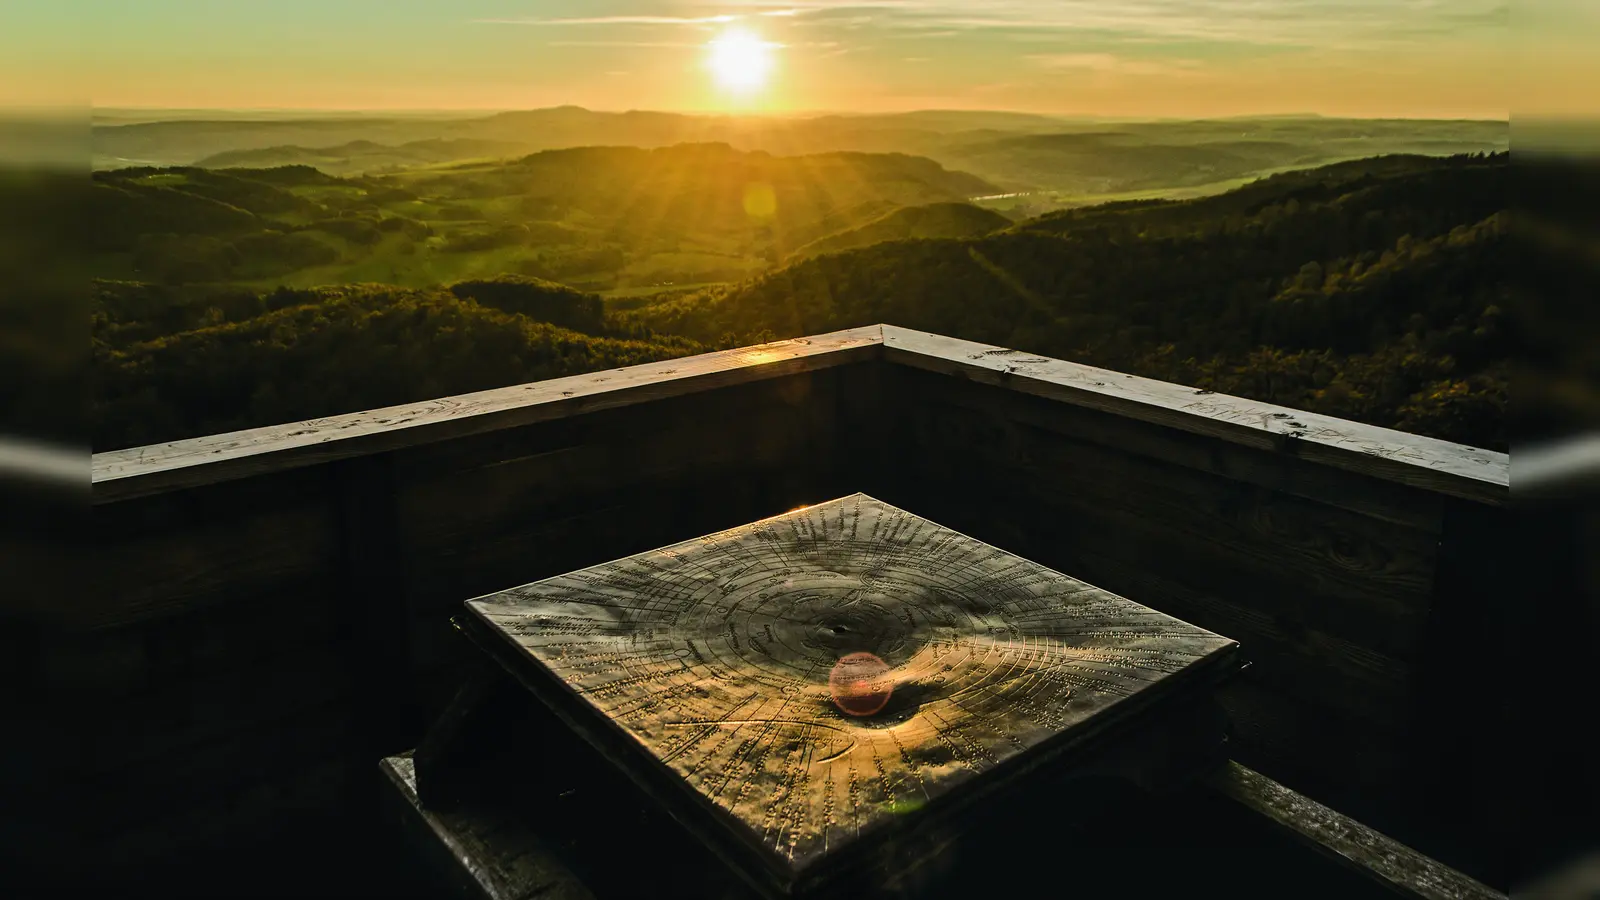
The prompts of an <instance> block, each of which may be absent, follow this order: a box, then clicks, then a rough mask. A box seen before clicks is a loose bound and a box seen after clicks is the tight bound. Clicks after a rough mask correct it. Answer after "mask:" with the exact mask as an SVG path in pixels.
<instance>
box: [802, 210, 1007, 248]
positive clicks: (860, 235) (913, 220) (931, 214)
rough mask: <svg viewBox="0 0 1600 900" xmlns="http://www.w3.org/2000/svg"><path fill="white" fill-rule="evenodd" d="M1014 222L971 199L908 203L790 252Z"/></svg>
mask: <svg viewBox="0 0 1600 900" xmlns="http://www.w3.org/2000/svg"><path fill="white" fill-rule="evenodd" d="M1010 224H1011V220H1010V219H1008V218H1006V217H1005V216H1003V215H1001V214H999V213H997V212H995V211H994V210H989V209H984V208H982V207H979V206H973V205H972V204H970V203H930V204H928V205H926V206H906V207H901V208H899V209H896V210H894V211H892V212H889V213H885V214H884V215H882V216H879V217H878V218H876V219H873V220H872V221H870V222H867V223H866V224H864V225H859V226H857V227H855V228H850V229H847V230H845V231H841V232H838V233H835V234H830V235H828V236H827V237H825V238H820V239H818V240H815V241H812V242H811V243H809V244H806V245H804V246H802V247H800V248H799V249H798V250H796V251H794V252H793V253H792V254H790V255H789V258H788V260H787V261H788V262H795V261H797V260H800V259H804V258H806V257H810V256H821V255H822V254H824V253H838V252H839V251H841V250H853V249H855V248H857V247H867V246H871V245H872V244H880V243H883V242H884V241H903V240H910V239H913V238H966V237H981V236H983V235H986V234H989V233H990V232H993V231H998V230H1000V229H1001V228H1005V227H1007V226H1009V225H1010Z"/></svg>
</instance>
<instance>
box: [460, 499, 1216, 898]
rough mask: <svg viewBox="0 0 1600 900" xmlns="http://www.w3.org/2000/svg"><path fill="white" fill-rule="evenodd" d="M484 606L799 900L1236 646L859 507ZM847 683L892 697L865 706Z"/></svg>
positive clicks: (823, 512)
mask: <svg viewBox="0 0 1600 900" xmlns="http://www.w3.org/2000/svg"><path fill="white" fill-rule="evenodd" d="M467 609H468V612H469V614H470V615H471V616H474V617H476V619H477V620H479V621H480V622H481V623H482V626H483V627H486V628H487V629H488V631H489V632H490V633H491V634H492V635H494V637H493V638H490V639H489V640H491V641H494V642H495V643H494V644H493V645H494V646H500V645H502V644H503V645H509V648H514V650H508V652H511V653H512V657H511V658H512V660H513V661H514V663H515V661H517V660H520V663H521V664H520V665H518V666H517V667H516V669H515V671H517V672H518V673H519V676H520V677H524V678H527V679H535V681H536V682H537V679H538V677H540V676H542V677H544V678H547V679H548V682H549V683H548V686H547V688H546V691H545V692H546V693H548V694H550V695H552V696H556V695H563V692H564V691H570V692H572V693H573V694H575V695H576V696H577V697H579V698H581V700H580V701H579V704H578V706H577V707H575V708H574V710H573V711H572V712H571V715H573V716H587V717H589V718H591V719H593V721H594V724H593V725H592V726H590V727H592V728H593V729H595V730H597V731H604V730H606V728H607V727H608V726H609V727H610V728H614V729H617V730H619V731H620V732H623V733H625V734H627V735H629V736H631V737H632V738H633V739H634V740H633V741H627V742H626V745H627V746H630V747H637V748H642V750H643V751H644V752H643V753H642V754H640V755H639V757H638V759H636V760H633V761H632V763H631V766H641V767H645V768H647V769H649V770H650V771H654V770H655V769H656V768H657V767H664V768H665V769H667V770H669V771H670V773H671V775H670V776H669V775H666V773H661V775H660V776H658V777H665V778H667V779H668V780H669V781H671V780H672V777H673V776H675V777H676V778H677V779H681V781H674V782H672V783H674V784H680V785H681V786H682V787H684V788H688V789H689V790H687V791H680V792H679V793H680V794H681V795H680V796H678V797H677V798H676V799H675V800H674V801H668V802H676V803H678V804H680V806H681V804H691V803H697V804H703V805H704V806H705V807H706V810H707V812H711V813H713V815H711V816H709V817H708V818H707V821H720V822H726V823H727V825H725V826H724V827H725V828H727V831H726V834H725V835H724V836H723V838H722V840H723V842H724V843H725V844H726V845H728V846H730V847H733V846H737V847H741V848H745V851H746V852H744V853H740V854H737V856H738V857H740V858H748V859H757V860H759V862H758V864H759V865H760V866H762V867H763V869H764V870H765V871H764V872H759V873H751V874H752V875H753V877H755V878H756V879H757V880H758V882H762V881H766V880H767V879H770V882H768V883H770V884H771V885H773V886H774V887H775V892H776V893H778V894H782V895H788V894H789V893H791V892H797V891H800V890H813V889H820V888H819V887H818V886H819V885H820V884H822V883H824V882H825V881H826V882H830V883H831V882H832V881H833V880H834V879H836V878H841V877H843V875H842V874H841V873H842V872H845V871H849V870H850V869H853V868H855V867H861V866H868V865H871V866H876V865H881V864H882V863H881V862H878V861H876V860H875V857H876V856H877V855H878V854H879V852H880V851H881V850H883V849H885V848H886V847H888V846H890V845H894V844H896V842H897V841H901V840H907V838H906V835H907V834H908V832H907V831H906V829H911V828H919V827H922V826H923V825H924V824H925V823H928V822H929V821H931V820H929V818H928V817H929V816H931V815H935V813H934V811H933V810H934V809H937V810H939V811H940V812H939V813H938V814H937V815H939V816H942V819H941V821H944V822H946V823H947V824H949V823H950V822H951V821H952V820H951V818H950V817H951V816H954V815H958V813H956V812H955V811H954V810H956V809H957V808H958V806H959V807H960V808H961V809H965V808H966V806H965V804H966V803H967V802H968V801H971V800H972V798H973V797H974V795H975V793H988V792H991V791H993V790H995V789H996V787H997V785H999V784H1000V783H1001V782H1007V781H1008V780H1009V779H1011V778H1015V777H1018V775H1019V773H1021V772H1024V771H1028V770H1034V769H1037V768H1040V767H1047V766H1049V765H1053V764H1055V762H1058V761H1059V760H1060V759H1061V758H1062V755H1063V754H1066V753H1076V752H1078V751H1079V750H1080V749H1081V747H1082V745H1083V743H1084V742H1085V741H1086V740H1088V737H1087V736H1088V735H1090V734H1094V735H1099V734H1101V733H1103V732H1105V731H1106V730H1107V729H1110V728H1114V727H1126V726H1123V725H1121V724H1117V725H1113V724H1111V723H1113V722H1115V723H1124V722H1126V721H1128V720H1129V719H1130V718H1132V717H1136V716H1137V715H1138V711H1139V710H1143V709H1147V708H1150V707H1151V706H1152V705H1154V704H1159V703H1160V698H1162V697H1165V696H1170V695H1171V694H1172V692H1173V691H1174V690H1177V689H1178V686H1179V685H1180V684H1181V685H1186V686H1187V685H1189V684H1191V683H1192V682H1194V681H1195V680H1196V679H1202V680H1204V679H1213V678H1216V677H1219V676H1220V675H1221V674H1223V673H1225V672H1227V671H1229V670H1230V667H1231V660H1232V653H1233V650H1234V649H1235V647H1236V644H1235V643H1234V642H1233V641H1232V640H1230V639H1229V638H1226V637H1222V636H1219V635H1216V634H1212V633H1210V632H1207V631H1205V630H1203V629H1200V628H1196V627H1195V626H1192V625H1189V624H1187V623H1185V622H1181V621H1179V620H1177V619H1174V618H1172V617H1170V616H1165V615H1162V614H1160V613H1158V612H1155V611H1154V610H1151V609H1148V608H1146V607H1143V606H1140V605H1139V604H1136V603H1134V602H1131V601H1129V600H1126V599H1124V598H1122V597H1118V596H1115V595H1113V594H1110V593H1108V592H1106V591H1102V590H1100V589H1098V588H1095V587H1093V586H1091V585H1088V584H1085V583H1083V582H1081V581H1078V580H1077V579H1075V578H1072V577H1069V576H1066V575H1063V574H1061V573H1058V572H1052V571H1051V570H1049V569H1046V568H1044V567H1043V566H1040V565H1038V564H1035V563H1032V562H1029V561H1027V560H1025V559H1022V558H1020V557H1017V556H1014V555H1012V554H1009V553H1006V552H1004V551H1001V550H998V549H996V548H994V547H991V546H987V545H985V544H982V543H981V542H978V541H975V540H972V539H971V538H968V537H966V536H964V535H961V534H958V533H956V532H954V531H951V530H949V529H947V528H943V527H941V526H939V525H936V524H934V523H932V522H929V521H927V520H925V519H922V518H919V517H918V516H915V515H913V514H911V513H908V512H905V511H903V510H899V509H895V508H894V507H891V506H888V505H887V504H883V503H881V502H879V501H876V500H873V499H872V498H870V497H867V496H865V495H861V494H857V495H854V496H851V497H847V498H844V499H841V500H836V501H832V502H828V503H823V504H820V505H817V506H812V507H808V508H805V509H801V510H797V511H794V512H790V513H786V514H784V515H782V516H779V517H776V518H773V519H767V520H765V521H762V522H757V523H755V524H752V525H748V526H744V527H740V528H736V529H732V530H729V531H725V532H721V533H718V534H714V535H708V536H706V537H704V538H700V539H696V540H691V541H686V542H683V543H680V544H675V545H673V546H671V547H666V548H662V549H660V550H656V551H652V552H649V553H645V554H640V555H637V556H634V557H630V558H628V559H624V560H619V561H616V562H613V563H608V564H606V565H602V566H597V567H592V568H589V569H585V570H582V571H578V572H574V573H570V574H567V575H562V576H558V577H555V578H551V579H547V580H544V581H540V582H535V583H532V584H528V585H525V586H523V587H520V588H515V589H512V590H508V591H503V592H500V593H497V594H493V595H490V596H487V597H483V598H480V599H478V600H474V601H471V602H469V603H468V604H467ZM852 660H865V661H866V662H867V663H869V664H871V665H873V666H876V667H877V668H876V669H874V670H872V671H871V672H870V673H868V674H865V675H854V674H851V672H852V671H853V670H852V669H851V668H850V666H851V664H852V663H851V661H852ZM841 667H842V668H841ZM841 679H843V680H844V681H846V682H850V683H858V682H859V684H861V685H865V684H868V683H870V684H872V685H874V686H875V687H874V690H873V691H872V692H871V696H868V697H865V698H856V700H855V701H854V705H852V701H851V699H850V698H849V697H848V696H841V694H840V691H841V690H844V689H843V688H841V687H840V685H841ZM874 698H875V699H874ZM1191 699H1192V698H1191ZM1190 705H1192V704H1190V702H1189V701H1188V700H1185V702H1184V708H1188V707H1189V706H1190ZM580 710H581V711H580ZM745 729H748V731H749V737H748V739H745V740H733V739H732V738H733V737H734V736H735V735H736V734H738V732H740V731H741V730H745ZM1220 737H1221V732H1220V728H1219V729H1218V730H1217V731H1215V732H1214V737H1213V741H1214V743H1216V744H1217V745H1219V746H1220ZM619 762H622V761H621V760H619ZM622 764H623V765H624V767H630V764H629V763H628V762H623V763H622ZM923 806H927V807H929V809H928V811H927V812H916V810H917V809H918V808H920V807H923ZM681 814H682V815H688V813H687V811H684V812H683V813H681ZM674 815H680V813H678V812H675V813H674ZM927 827H932V826H931V825H930V826H927ZM919 833H920V832H919ZM911 843H912V844H916V843H917V841H916V840H912V841H911ZM869 845H870V847H872V848H877V849H869ZM749 850H754V851H755V852H754V853H753V854H749V853H748V851H749ZM868 859H874V860H875V861H874V862H872V863H868V862H867V860H868ZM846 860H848V862H846ZM841 866H842V867H844V868H843V869H841Z"/></svg>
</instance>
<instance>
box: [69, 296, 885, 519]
mask: <svg viewBox="0 0 1600 900" xmlns="http://www.w3.org/2000/svg"><path fill="white" fill-rule="evenodd" d="M882 343H883V329H882V328H881V327H879V326H876V325H873V326H869V327H866V328H853V329H850V330H848V331H836V332H833V333H831V334H822V335H816V336H813V337H805V338H795V339H793V340H787V341H774V342H772V343H769V344H759V345H756V346H753V347H741V348H738V349H735V350H722V351H718V352H715V353H703V354H701V355H699V356H691V357H686V358H683V359H669V360H663V361H661V362H654V363H646V364H644V365H638V366H625V367H623V368H619V369H606V370H604V371H600V372H590V373H587V374H584V375H573V376H569V377H566V378H552V379H550V380H548V381H536V382H533V383H531V384H521V385H514V386H512V387H504V388H496V389H494V390H489V391H479V392H477V393H474V394H462V395H459V396H454V397H442V398H439V399H436V400H425V401H422V402H420V403H412V404H407V405H404V406H391V407H388V408H385V409H371V410H365V411H362V412H356V413H348V414H345V415H339V416H329V417H327V418H323V419H312V420H309V421H305V422H293V423H289V424H286V425H272V426H268V427H265V428H252V429H249V430H246V431H235V432H230V433H227V434H212V435H206V436H204V437H197V438H190V439H187V440H181V441H172V442H169V443H165V444H152V445H149V446H145V447H131V448H128V449H126V450H112V451H109V452H105V453H96V454H94V457H93V475H92V483H93V492H92V496H93V502H94V503H97V504H99V503H107V502H111V501H116V500H125V499H128V498H131V497H139V496H144V495H147V494H154V493H161V492H165V491H171V490H176V489H181V488H186V487H197V486H200V485H205V484H213V483H216V482H222V481H230V480H233V479H236V478H243V477H246V476H250V475H257V474H262V473H266V472H275V471H282V470H286V469H294V468H299V467H301V466H309V465H315V464H317V463H323V462H329V461H331V460H336V459H346V458H349V457H354V456H365V455H368V454H372V453H380V452H383V451H386V450H394V449H398V448H402V447H413V446H418V445H420V444H426V443H432V442H435V441H442V440H448V439H450V438H456V437H463V436H466V435H472V434H483V433H485V432H491V431H499V430H502V429H506V428H515V427H518V426H521V425H530V424H533V423H535V422H544V421H549V420H552V419H561V418H566V417H568V416H574V415H578V414H581V413H588V412H596V411H599V410H603V409H614V408H617V407H622V406H634V405H638V404H641V403H649V402H650V401H652V400H663V399H666V398H668V397H678V396H683V395H685V394H692V393H697V392H699V391H706V390H711V389H713V388H720V387H728V386H731V385H736V384H746V383H749V382H753V381H761V380H764V379H768V378H780V377H783V376H786V375H795V374H799V373H801V372H811V371H816V370H818V369H825V368H829V367H832V366H839V365H845V364H848V363H853V362H858V361H861V360H864V359H869V358H872V357H874V356H876V355H877V354H878V353H879V352H880V347H881V345H882Z"/></svg>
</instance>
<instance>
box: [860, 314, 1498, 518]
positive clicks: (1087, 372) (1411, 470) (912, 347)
mask: <svg viewBox="0 0 1600 900" xmlns="http://www.w3.org/2000/svg"><path fill="white" fill-rule="evenodd" d="M883 345H884V359H885V360H886V361H888V362H890V363H896V364H900V365H906V366H912V367H915V368H919V369H926V370H929V371H932V372H938V373H941V374H944V375H953V376H956V377H961V378H969V379H971V380H973V381H978V382H982V383H985V384H991V385H996V386H1000V387H1004V388H1008V389H1010V390H1014V391H1018V392H1021V393H1027V394H1033V395H1035V396H1039V397H1044V398H1046V399H1049V400H1056V401H1060V402H1063V403H1070V404H1073V405H1076V406H1082V407H1086V408H1090V409H1097V410H1101V411H1104V412H1110V413H1114V414H1116V415H1120V416H1126V417H1128V418H1132V419H1139V420H1142V421H1146V422H1151V423H1154V424H1158V425H1164V426H1167V427H1171V428H1177V429H1180V430H1183V431H1188V432H1191V433H1194V434H1200V435H1205V436H1208V437H1213V438H1219V439H1221V440H1225V441H1229V442H1232V443H1236V444H1243V445H1246V446H1250V447H1255V448H1258V449H1262V450H1269V451H1274V452H1279V453H1286V454H1290V455H1293V456H1297V457H1299V458H1301V459H1305V460H1307V461H1310V462H1317V463H1323V464H1326V465H1330V466H1334V467H1336V468H1340V469H1346V470H1349V471H1352V472H1356V473H1358V474H1362V475H1369V476H1372V477H1374V478H1381V479H1384V480H1387V481H1394V482H1399V483H1401V484H1407V485H1411V486H1413V487H1418V488H1422V489H1425V490H1430V491H1434V492H1437V493H1441V494H1448V495H1451V496H1455V497H1460V498H1463V499H1467V500H1474V501H1477V502H1480V503H1487V504H1491V505H1497V506H1498V505H1503V504H1504V503H1505V502H1506V500H1507V499H1508V496H1509V493H1510V487H1509V486H1510V469H1511V458H1510V456H1508V455H1507V454H1505V453H1498V452H1495V451H1492V450H1484V449H1481V448H1478V447H1470V446H1467V445H1465V444H1455V443H1451V442H1449V441H1441V440H1438V439H1436V438H1430V437H1423V436H1421V435H1416V434H1409V433H1407V432H1404V431H1396V430H1394V429H1391V428H1379V427H1377V426H1375V425H1364V424H1362V423H1360V422H1352V421H1349V420H1348V419H1337V418H1334V417H1332V416H1324V415H1318V414H1316V413H1311V412H1306V411H1304V410H1298V409H1291V408H1289V407H1286V406H1275V405H1273V404H1271V403H1262V402H1260V401H1257V400H1247V399H1245V398H1243V397H1232V396H1229V395H1226V394H1217V393H1213V392H1211V391H1204V390H1198V389H1196V388H1192V387H1185V386H1183V385H1177V384H1172V383H1170V382H1165V381H1156V380H1154V379H1151V378H1141V377H1139V376H1137V375H1128V374H1126V373H1123V372H1115V371H1112V370H1110V369H1099V368H1095V367H1094V366H1085V365H1081V364H1079V363H1073V362H1066V361H1064V360H1059V359H1049V358H1046V357H1042V356H1037V355H1034V354H1029V353H1022V352H1020V351H1017V350H1011V349H1008V348H1005V347H996V346H992V345H989V344H978V343H973V342H972V341H963V340H958V339H956V338H949V337H944V336H942V335H937V334H929V333H928V332H925V331H913V330H912V329H909V328H900V327H897V326H893V325H885V326H883Z"/></svg>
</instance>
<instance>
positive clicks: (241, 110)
mask: <svg viewBox="0 0 1600 900" xmlns="http://www.w3.org/2000/svg"><path fill="white" fill-rule="evenodd" d="M558 109H575V110H583V111H585V112H591V113H598V114H603V115H627V114H639V113H656V114H665V115H679V116H699V117H707V118H717V117H726V118H770V119H812V118H823V117H828V116H837V117H840V118H847V117H859V118H867V117H879V116H911V115H919V114H965V113H972V114H996V115H1016V116H1037V117H1039V118H1048V119H1059V120H1062V121H1078V122H1118V121H1128V122H1160V121H1170V122H1184V121H1201V120H1213V119H1214V120H1226V119H1299V118H1304V119H1357V120H1362V119H1365V120H1372V121H1385V120H1388V121H1405V120H1413V119H1415V120H1428V121H1464V122H1465V121H1470V122H1508V121H1509V120H1510V117H1509V116H1508V115H1501V116H1458V115H1432V116H1429V115H1407V116H1381V115H1373V116H1358V115H1338V116H1335V115H1327V114H1324V113H1317V112H1306V111H1303V110H1282V111H1264V112H1253V113H1239V114H1231V115H1215V116H1189V115H1165V116H1157V115H1145V116H1139V115H1088V114H1073V113H1041V112H1035V111H1031V110H1022V109H1007V108H1004V107H987V108H982V107H967V108H959V107H946V108H935V107H917V108H910V107H908V108H905V109H885V110H879V111H858V110H848V109H796V110H775V111H759V110H754V111H753V110H738V111H718V110H690V109H657V108H645V107H639V108H620V107H618V108H609V109H608V108H602V107H594V106H582V105H579V104H558V105H555V106H537V107H506V108H498V107H455V108H450V107H439V108H431V109H424V108H405V107H394V108H353V107H352V108H345V107H280V106H259V107H242V106H241V107H209V108H207V107H200V108H196V107H167V106H91V107H89V111H90V114H91V115H94V116H115V115H118V114H132V115H140V116H154V115H162V116H167V117H172V116H183V117H186V118H188V117H198V116H217V115H227V116H256V115H261V116H265V115H272V116H315V117H318V118H338V117H341V116H375V117H381V116H392V117H397V118H403V117H447V116H460V117H464V118H465V117H481V116H493V115H501V114H505V113H529V112H547V111H552V110H558Z"/></svg>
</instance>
